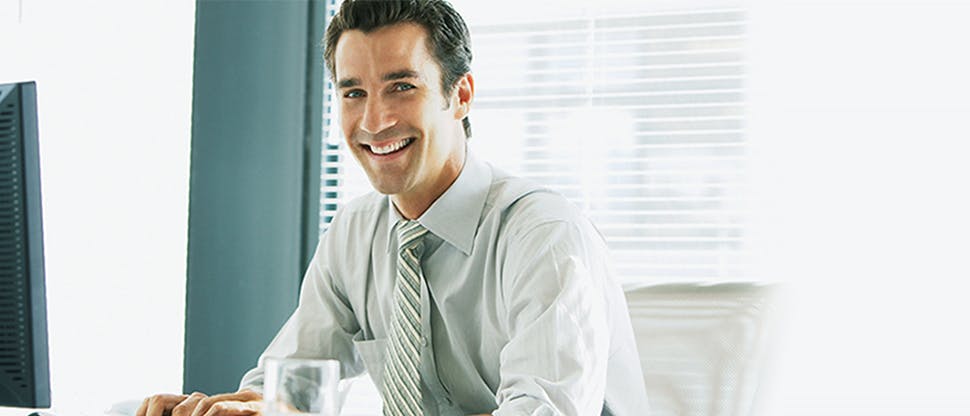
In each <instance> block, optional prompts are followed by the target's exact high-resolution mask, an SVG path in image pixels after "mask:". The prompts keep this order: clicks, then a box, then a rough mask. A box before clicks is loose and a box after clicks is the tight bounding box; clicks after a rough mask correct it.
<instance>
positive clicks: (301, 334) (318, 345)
mask: <svg viewBox="0 0 970 416" xmlns="http://www.w3.org/2000/svg"><path fill="white" fill-rule="evenodd" d="M334 231H335V230H334V229H333V228H331V230H330V231H328V232H327V233H325V234H324V235H323V237H322V238H321V241H320V244H319V246H318V247H317V250H316V252H315V253H314V256H313V259H312V260H311V261H310V266H309V267H308V268H307V272H306V274H305V275H304V277H303V284H302V285H301V288H300V301H299V304H298V306H297V308H296V310H295V311H294V312H293V314H292V315H291V316H290V318H289V319H288V320H287V321H286V323H285V324H284V325H283V327H282V328H281V329H280V331H279V332H278V333H277V334H276V337H275V338H274V339H273V341H272V342H270V344H269V346H268V347H267V348H266V350H265V351H264V352H263V354H262V355H260V358H259V362H258V363H257V366H256V368H253V369H252V370H249V371H248V372H247V373H246V374H245V375H243V378H242V381H241V382H240V385H239V388H240V390H242V389H249V390H254V391H257V392H260V393H262V391H263V363H264V360H265V358H266V357H283V358H319V359H335V360H338V361H340V364H341V365H340V368H341V378H349V377H353V376H356V375H358V374H361V373H362V372H363V368H364V367H363V364H362V362H361V360H360V357H359V356H358V354H357V353H356V350H355V349H354V347H353V336H354V335H355V334H356V333H357V332H358V331H359V330H360V325H359V324H358V322H357V319H356V317H355V315H354V313H353V310H352V309H351V307H350V303H349V301H348V300H347V298H346V296H345V295H344V294H343V293H344V292H343V291H342V290H340V288H339V284H338V283H339V282H338V281H337V280H336V279H335V276H334V275H333V273H332V270H333V269H332V267H330V266H331V259H333V258H336V257H334V256H333V253H332V252H331V249H330V248H329V247H330V246H332V244H330V245H328V244H327V241H328V240H329V239H331V238H333V236H332V234H333V233H334Z"/></svg>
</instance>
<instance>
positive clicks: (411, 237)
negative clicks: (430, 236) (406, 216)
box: [397, 220, 428, 251]
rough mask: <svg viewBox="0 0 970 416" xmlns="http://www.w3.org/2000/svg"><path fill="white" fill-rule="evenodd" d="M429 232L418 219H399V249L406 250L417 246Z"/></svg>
mask: <svg viewBox="0 0 970 416" xmlns="http://www.w3.org/2000/svg"><path fill="white" fill-rule="evenodd" d="M427 233H428V229H427V228H424V226H423V225H421V224H420V223H419V222H417V221H408V220H401V221H399V222H398V223H397V242H398V250H400V251H404V250H408V249H411V248H413V247H415V246H416V245H418V243H420V242H421V237H424V235H425V234H427Z"/></svg>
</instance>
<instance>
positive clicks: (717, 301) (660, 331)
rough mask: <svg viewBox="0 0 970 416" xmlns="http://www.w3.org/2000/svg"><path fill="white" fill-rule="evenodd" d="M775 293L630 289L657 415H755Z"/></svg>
mask: <svg viewBox="0 0 970 416" xmlns="http://www.w3.org/2000/svg"><path fill="white" fill-rule="evenodd" d="M773 291H774V288H773V287H772V286H767V285H760V284H747V283H730V284H714V285H697V284H664V285H654V286H644V287H637V288H632V289H627V290H626V297H627V302H628V306H629V308H630V316H631V320H632V322H633V329H634V332H635V334H636V338H637V347H638V349H639V352H640V364H641V366H642V367H643V377H644V381H645V383H646V386H647V394H648V395H649V399H650V407H651V410H652V411H651V415H652V416H740V415H745V416H747V415H750V414H751V412H752V409H753V408H754V407H753V406H754V402H755V400H754V399H755V392H756V391H757V389H758V381H759V378H760V376H761V373H762V368H763V361H764V356H765V354H764V353H765V344H766V342H765V339H766V334H767V328H766V327H767V324H768V322H769V320H768V319H767V315H768V310H769V309H770V306H771V298H772V296H771V295H772V292H773Z"/></svg>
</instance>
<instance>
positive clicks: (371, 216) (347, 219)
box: [323, 191, 387, 239]
mask: <svg viewBox="0 0 970 416" xmlns="http://www.w3.org/2000/svg"><path fill="white" fill-rule="evenodd" d="M382 215H383V216H386V215H387V197H386V196H385V195H382V194H379V193H377V192H373V191H372V192H369V193H367V194H364V195H361V196H358V197H356V198H354V199H351V200H350V201H348V202H346V203H344V204H343V205H342V206H340V207H339V208H338V209H337V212H336V214H334V216H333V219H332V220H331V221H330V224H328V226H327V232H326V233H324V235H323V237H325V238H327V239H333V238H337V239H345V238H348V237H349V236H356V237H358V238H359V237H360V236H364V235H371V234H372V233H373V230H372V229H373V228H374V226H375V225H376V224H378V223H379V222H380V219H381V218H382Z"/></svg>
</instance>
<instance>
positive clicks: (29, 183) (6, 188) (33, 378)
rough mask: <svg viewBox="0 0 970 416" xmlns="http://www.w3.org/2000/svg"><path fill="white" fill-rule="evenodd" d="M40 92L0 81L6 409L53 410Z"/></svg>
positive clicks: (2, 401) (2, 390)
mask: <svg viewBox="0 0 970 416" xmlns="http://www.w3.org/2000/svg"><path fill="white" fill-rule="evenodd" d="M39 159H40V158H39V154H38V145H37V87H36V85H35V84H34V83H33V82H23V83H16V84H0V406H8V407H23V408H35V409H36V408H49V407H50V403H51V393H50V371H49V368H48V356H47V306H46V304H47V302H46V295H45V290H44V245H43V239H42V238H43V229H42V227H41V210H40V160H39Z"/></svg>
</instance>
